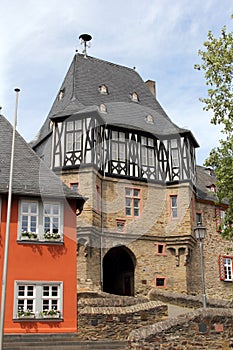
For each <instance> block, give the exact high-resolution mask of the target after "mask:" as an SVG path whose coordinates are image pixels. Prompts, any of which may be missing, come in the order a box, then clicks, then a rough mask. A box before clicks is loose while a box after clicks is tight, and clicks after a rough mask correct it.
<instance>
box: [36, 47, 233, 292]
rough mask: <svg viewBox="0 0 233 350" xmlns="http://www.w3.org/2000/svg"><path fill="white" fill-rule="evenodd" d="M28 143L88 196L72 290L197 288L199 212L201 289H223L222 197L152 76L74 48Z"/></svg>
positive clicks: (227, 281)
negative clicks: (202, 236) (146, 78)
mask: <svg viewBox="0 0 233 350" xmlns="http://www.w3.org/2000/svg"><path fill="white" fill-rule="evenodd" d="M32 147H33V149H34V150H35V152H36V153H37V154H38V155H39V156H40V157H41V158H43V159H44V161H45V162H46V163H47V164H49V166H50V167H51V168H52V169H53V171H54V172H55V173H56V174H57V175H59V176H60V177H61V178H62V180H63V181H64V182H65V183H66V184H67V185H68V186H70V187H72V188H73V189H74V190H77V191H79V192H80V193H81V194H82V195H83V196H85V197H88V200H87V202H86V203H85V206H84V210H83V213H82V215H81V216H80V217H77V227H78V230H77V261H78V264H77V266H78V276H79V278H78V289H79V291H82V290H95V291H96V290H103V291H106V292H110V293H115V294H122V295H136V294H140V293H143V294H145V293H147V292H148V290H150V289H151V288H165V289H167V290H170V291H177V292H184V293H190V294H199V293H201V269H200V255H199V244H198V242H197V241H196V239H195V236H194V228H195V227H196V226H197V222H201V223H202V225H203V226H205V227H206V229H207V235H206V238H205V240H204V259H205V276H206V288H207V296H208V297H212V296H215V297H219V298H222V297H223V298H230V297H231V293H232V292H231V289H232V257H231V254H232V253H231V250H232V248H233V246H232V243H231V242H225V241H223V239H222V238H221V234H220V233H219V232H218V230H217V227H218V224H219V222H218V221H219V220H220V219H221V215H223V214H224V210H225V207H224V206H223V207H219V206H217V205H216V204H215V197H214V191H215V185H214V183H215V179H214V176H212V175H211V173H210V170H209V169H205V168H204V167H200V166H196V160H195V149H196V148H197V147H199V145H198V143H197V141H196V139H195V137H194V136H193V134H192V132H191V131H190V130H187V129H183V128H180V127H178V126H177V125H175V124H174V123H173V122H172V120H171V119H170V118H169V117H168V115H167V114H166V113H165V111H164V110H163V108H162V107H161V106H160V104H159V102H158V101H157V99H156V89H155V83H154V82H153V81H151V80H149V81H147V82H146V83H145V82H144V81H143V80H142V78H141V77H140V76H139V74H138V73H137V72H136V71H135V70H134V69H130V68H127V67H124V66H120V65H117V64H113V63H111V62H106V61H103V60H100V59H97V58H93V57H90V56H87V55H86V53H84V55H83V54H79V53H76V54H75V56H74V58H73V60H72V63H71V65H70V68H69V70H68V72H67V74H66V76H65V79H64V81H63V83H62V85H61V87H60V89H59V91H58V94H57V97H56V99H55V101H54V103H53V105H52V108H51V110H50V112H49V115H48V117H47V118H46V120H45V122H44V124H43V126H42V127H41V129H40V130H39V133H38V134H37V136H36V138H35V139H34V140H33V142H32ZM232 255H233V254H232Z"/></svg>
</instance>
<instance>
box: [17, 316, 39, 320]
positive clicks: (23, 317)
mask: <svg viewBox="0 0 233 350" xmlns="http://www.w3.org/2000/svg"><path fill="white" fill-rule="evenodd" d="M18 318H20V319H24V320H28V319H34V318H35V315H21V316H18Z"/></svg>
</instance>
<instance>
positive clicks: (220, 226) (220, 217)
mask: <svg viewBox="0 0 233 350" xmlns="http://www.w3.org/2000/svg"><path fill="white" fill-rule="evenodd" d="M215 216H216V229H217V231H218V232H222V231H223V230H224V228H226V225H225V224H224V220H225V216H226V211H225V210H224V209H222V208H219V207H216V208H215Z"/></svg>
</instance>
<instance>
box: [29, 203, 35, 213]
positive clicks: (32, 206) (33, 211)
mask: <svg viewBox="0 0 233 350" xmlns="http://www.w3.org/2000/svg"><path fill="white" fill-rule="evenodd" d="M30 207H31V213H33V214H36V213H37V203H30Z"/></svg>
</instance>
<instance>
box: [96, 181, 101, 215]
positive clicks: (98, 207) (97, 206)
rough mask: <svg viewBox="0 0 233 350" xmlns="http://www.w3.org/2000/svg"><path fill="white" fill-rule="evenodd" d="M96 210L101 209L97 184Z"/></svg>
mask: <svg viewBox="0 0 233 350" xmlns="http://www.w3.org/2000/svg"><path fill="white" fill-rule="evenodd" d="M96 210H97V211H98V212H100V211H101V191H100V187H99V186H98V185H96Z"/></svg>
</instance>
